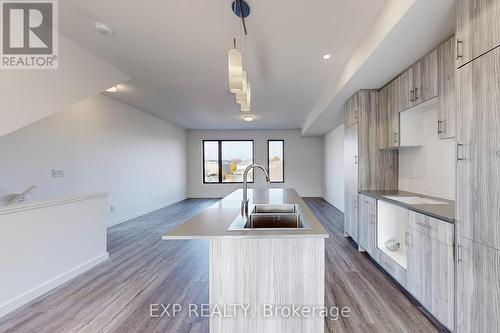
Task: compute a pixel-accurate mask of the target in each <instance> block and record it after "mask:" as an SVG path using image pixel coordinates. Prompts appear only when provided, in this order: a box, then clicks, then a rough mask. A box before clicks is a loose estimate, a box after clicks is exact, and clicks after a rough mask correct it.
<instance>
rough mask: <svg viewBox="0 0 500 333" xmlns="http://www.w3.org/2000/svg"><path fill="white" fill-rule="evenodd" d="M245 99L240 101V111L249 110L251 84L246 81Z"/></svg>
mask: <svg viewBox="0 0 500 333" xmlns="http://www.w3.org/2000/svg"><path fill="white" fill-rule="evenodd" d="M246 88H247V90H246V100H245V102H243V103H241V111H244V112H248V111H250V99H251V97H252V85H251V84H250V82H247V86H246Z"/></svg>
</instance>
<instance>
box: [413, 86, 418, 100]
mask: <svg viewBox="0 0 500 333" xmlns="http://www.w3.org/2000/svg"><path fill="white" fill-rule="evenodd" d="M417 99H418V88H415V99H414V101H416V100H417Z"/></svg>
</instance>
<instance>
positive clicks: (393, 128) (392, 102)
mask: <svg viewBox="0 0 500 333" xmlns="http://www.w3.org/2000/svg"><path fill="white" fill-rule="evenodd" d="M400 81H401V78H400V77H398V78H396V79H395V80H393V81H391V83H389V95H388V103H387V112H388V113H389V120H390V122H389V128H390V133H389V135H390V145H391V147H393V148H395V147H399V109H400V103H399V98H398V96H399V90H400Z"/></svg>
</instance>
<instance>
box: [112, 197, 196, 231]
mask: <svg viewBox="0 0 500 333" xmlns="http://www.w3.org/2000/svg"><path fill="white" fill-rule="evenodd" d="M186 199H187V197H184V198H182V199H179V200H172V201H169V202H167V203H162V204H160V205H156V206H153V207H151V208H148V209H144V210H141V211H139V212H136V213H134V214H130V215H128V216H125V217H119V218H117V219H114V220H109V221H108V222H107V223H106V226H107V227H108V228H110V227H112V226H115V225H118V224H120V223H123V222H127V221H130V220H132V219H135V218H136V217H139V216H143V215H146V214H149V213H151V212H154V211H155V210H158V209H162V208H165V207H167V206H170V205H173V204H175V203H178V202H180V201H182V200H186Z"/></svg>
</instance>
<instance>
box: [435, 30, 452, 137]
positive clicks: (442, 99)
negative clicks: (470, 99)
mask: <svg viewBox="0 0 500 333" xmlns="http://www.w3.org/2000/svg"><path fill="white" fill-rule="evenodd" d="M437 54H438V93H439V108H438V126H437V128H438V135H439V138H440V139H447V138H452V137H454V136H455V127H456V126H455V123H456V119H455V117H456V109H457V102H456V89H455V88H456V69H455V37H452V38H450V39H448V40H447V41H446V42H444V43H443V44H441V45H440V46H439V47H438V49H437Z"/></svg>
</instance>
